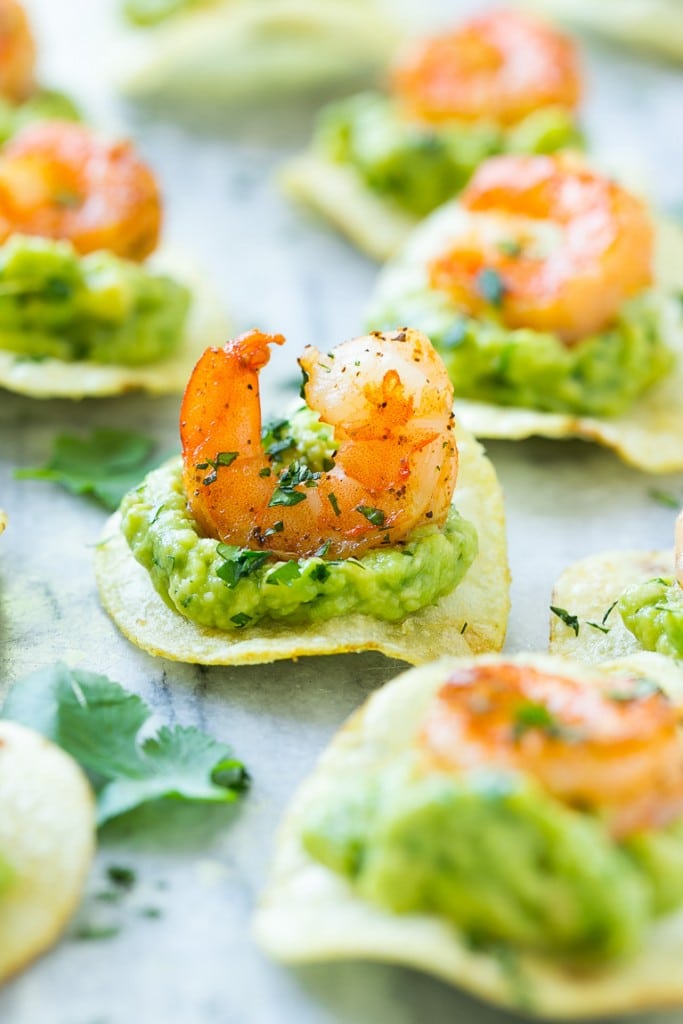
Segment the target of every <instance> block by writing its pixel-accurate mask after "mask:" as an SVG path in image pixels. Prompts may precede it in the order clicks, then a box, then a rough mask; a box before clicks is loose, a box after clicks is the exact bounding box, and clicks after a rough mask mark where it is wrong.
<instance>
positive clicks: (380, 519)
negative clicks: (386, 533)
mask: <svg viewBox="0 0 683 1024" xmlns="http://www.w3.org/2000/svg"><path fill="white" fill-rule="evenodd" d="M354 512H360V514H361V515H362V516H365V518H366V519H367V521H368V522H369V523H372V525H373V526H384V520H385V518H386V517H385V515H384V512H382V509H381V508H373V507H372V505H356V507H355V509H354Z"/></svg>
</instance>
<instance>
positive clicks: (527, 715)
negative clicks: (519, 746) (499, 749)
mask: <svg viewBox="0 0 683 1024" xmlns="http://www.w3.org/2000/svg"><path fill="white" fill-rule="evenodd" d="M530 729H541V730H542V731H543V732H545V733H551V734H553V735H554V734H555V732H556V730H557V721H556V719H555V716H554V715H553V714H552V713H551V712H550V711H548V708H547V707H546V706H545V704H534V703H532V702H531V701H530V702H529V703H526V704H520V705H519V706H518V707H517V708H516V710H515V724H514V728H513V733H514V736H515V739H519V737H520V736H523V735H524V733H525V732H528V731H529V730H530Z"/></svg>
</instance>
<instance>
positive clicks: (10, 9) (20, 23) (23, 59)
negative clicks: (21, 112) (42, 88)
mask: <svg viewBox="0 0 683 1024" xmlns="http://www.w3.org/2000/svg"><path fill="white" fill-rule="evenodd" d="M35 63H36V45H35V42H34V39H33V34H32V32H31V29H30V26H29V23H28V19H27V17H26V14H25V12H24V9H23V7H22V6H21V4H20V3H18V2H17V0H0V96H4V97H6V98H7V99H9V100H11V101H13V102H15V103H20V102H21V101H22V100H25V99H27V98H28V97H29V96H30V95H31V93H32V92H34V91H35V78H34V69H35Z"/></svg>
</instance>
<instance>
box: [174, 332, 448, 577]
mask: <svg viewBox="0 0 683 1024" xmlns="http://www.w3.org/2000/svg"><path fill="white" fill-rule="evenodd" d="M283 341H284V338H283V337H282V336H281V335H267V334H262V333H261V332H260V331H250V332H249V333H247V334H244V335H242V336H241V337H239V338H236V339H234V340H233V341H231V342H229V343H228V344H227V345H226V346H225V348H210V349H207V351H206V352H205V353H204V355H203V356H202V358H201V359H200V360H199V362H198V363H197V366H196V367H195V369H194V372H193V374H192V376H191V378H190V381H189V383H188V385H187V389H186V391H185V396H184V399H183V404H182V408H181V418H180V435H181V440H182V445H183V460H184V482H185V488H186V493H187V496H188V501H189V506H190V509H191V511H192V513H193V515H194V517H195V519H196V520H197V522H198V524H199V526H200V527H201V529H202V530H203V531H204V532H205V533H206V534H207V535H209V536H214V537H219V538H220V539H221V540H223V541H226V542H228V543H231V544H236V545H239V546H248V547H252V548H257V549H258V548H261V549H265V550H270V551H272V552H273V553H274V554H276V555H278V556H279V557H281V558H299V557H305V556H309V555H312V554H314V553H316V552H320V551H323V552H324V553H325V554H326V555H327V556H328V557H330V558H334V557H340V556H341V557H344V556H348V555H358V554H361V553H362V552H364V551H366V550H368V549H369V548H373V547H377V546H379V545H381V544H382V543H385V544H386V543H396V542H399V541H401V540H403V539H405V537H406V536H407V535H408V534H409V533H410V532H411V531H412V530H413V529H415V527H417V526H419V525H421V524H423V523H435V524H441V523H443V521H444V520H445V518H446V515H447V513H448V509H449V506H450V501H451V496H452V493H453V488H454V486H455V478H456V474H457V465H458V461H457V448H456V444H455V440H454V436H453V414H452V409H451V407H452V401H453V388H452V385H451V383H450V381H449V379H448V375H447V373H446V370H445V367H444V365H443V363H442V361H441V359H440V357H439V356H438V355H437V353H436V352H435V350H434V349H433V347H432V344H431V342H430V341H429V339H428V338H427V337H426V336H425V335H424V334H421V333H419V332H418V331H413V330H403V331H397V332H395V333H392V334H380V333H379V332H377V333H375V334H370V335H368V336H367V337H362V338H355V339H353V340H351V341H346V342H344V343H342V344H341V345H338V346H337V347H336V348H335V349H333V350H332V352H330V353H329V354H328V355H322V354H321V353H320V352H318V351H317V350H316V349H315V348H312V347H311V346H308V347H307V348H306V349H305V351H304V355H303V356H302V358H301V359H300V360H299V363H300V365H301V367H302V368H303V370H304V374H305V380H306V384H305V397H306V401H307V403H308V405H309V406H310V408H311V409H313V410H314V411H315V412H317V413H319V415H320V418H321V420H322V421H323V422H325V423H328V424H330V425H331V426H333V428H334V444H335V455H334V466H333V468H331V469H328V470H326V471H322V472H315V473H314V472H311V470H310V469H309V468H307V467H306V466H305V465H304V464H303V463H301V462H295V463H292V464H291V465H290V466H288V467H286V468H285V469H282V467H280V466H278V465H277V464H274V463H273V461H272V459H271V458H270V457H269V456H268V455H267V454H266V452H265V451H264V450H263V447H262V444H261V408H260V400H259V384H258V374H259V370H261V369H262V367H263V366H265V364H266V363H267V362H268V358H269V349H268V346H269V345H272V344H277V345H280V344H282V343H283Z"/></svg>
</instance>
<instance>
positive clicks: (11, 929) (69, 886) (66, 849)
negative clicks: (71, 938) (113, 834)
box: [0, 721, 95, 981]
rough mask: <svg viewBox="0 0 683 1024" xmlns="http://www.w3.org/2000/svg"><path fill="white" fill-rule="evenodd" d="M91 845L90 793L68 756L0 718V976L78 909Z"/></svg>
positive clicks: (29, 956) (52, 937)
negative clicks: (2, 870)
mask: <svg viewBox="0 0 683 1024" xmlns="http://www.w3.org/2000/svg"><path fill="white" fill-rule="evenodd" d="M94 848H95V813H94V803H93V797H92V792H91V789H90V786H89V785H88V782H87V781H86V778H85V776H84V775H83V773H82V772H81V770H80V768H79V767H78V765H77V764H76V762H75V761H74V760H72V758H70V757H69V756H68V755H67V754H65V753H64V752H63V751H61V750H60V749H59V748H58V747H56V746H55V745H54V744H53V743H50V742H48V740H46V739H44V737H42V736H39V735H38V734H37V733H35V732H33V731H32V730H30V729H26V728H24V726H21V725H17V724H16V723H14V722H4V721H2V722H0V853H1V854H2V857H3V860H6V861H7V864H8V866H9V867H10V869H11V870H12V872H13V877H12V879H11V881H10V882H9V884H8V887H7V888H6V889H5V888H3V890H2V892H1V893H0V981H4V980H5V979H6V978H8V977H10V975H12V974H15V973H16V972H17V971H19V970H21V968H22V967H24V966H25V965H26V964H27V963H29V962H30V961H31V960H33V959H34V957H36V956H38V955H39V954H40V953H42V952H44V951H45V950H46V949H47V948H48V947H49V946H51V945H52V944H53V943H54V942H56V940H57V938H58V937H59V934H60V933H61V931H62V929H63V927H64V925H65V924H66V922H67V920H68V919H69V918H70V917H71V914H72V913H73V911H74V910H75V909H76V906H77V904H78V901H79V897H80V893H81V889H82V887H83V884H84V882H85V877H86V874H87V872H88V868H89V866H90V861H91V859H92V856H93V853H94Z"/></svg>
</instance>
